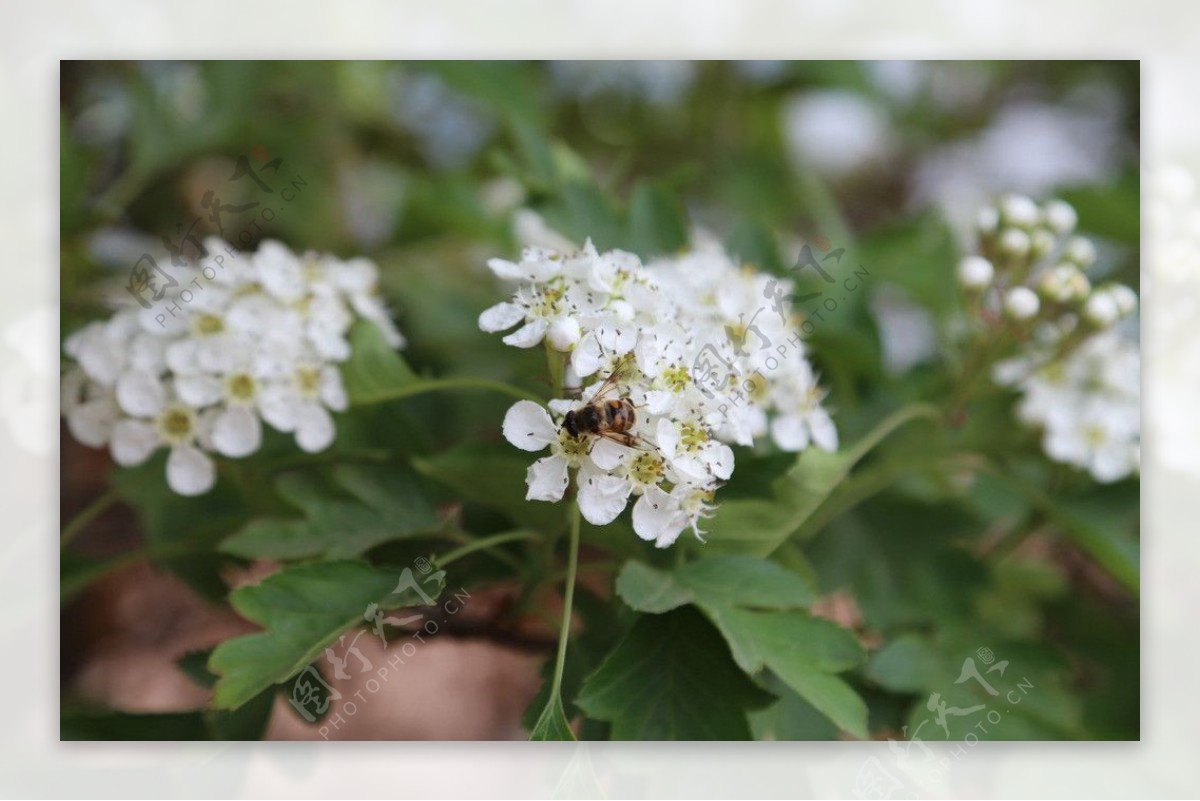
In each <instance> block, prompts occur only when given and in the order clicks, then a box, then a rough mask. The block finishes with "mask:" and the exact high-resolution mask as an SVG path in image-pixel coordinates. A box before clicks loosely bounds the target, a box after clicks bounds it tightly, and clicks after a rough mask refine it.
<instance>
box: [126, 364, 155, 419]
mask: <svg viewBox="0 0 1200 801" xmlns="http://www.w3.org/2000/svg"><path fill="white" fill-rule="evenodd" d="M166 394H167V393H166V390H165V389H164V388H163V385H162V382H161V381H159V380H158V379H157V378H156V377H155V376H152V375H150V374H149V373H146V372H142V371H141V370H129V371H126V372H124V373H122V374H121V377H120V378H118V379H117V404H118V405H120V407H121V409H123V410H124V411H125V413H126V414H130V415H133V416H134V417H153V416H154V415H156V414H158V413H159V412H160V411H161V410H162V407H163V403H164V401H165V400H166Z"/></svg>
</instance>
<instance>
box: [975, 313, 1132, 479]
mask: <svg viewBox="0 0 1200 801" xmlns="http://www.w3.org/2000/svg"><path fill="white" fill-rule="evenodd" d="M1140 364H1141V357H1140V354H1139V352H1138V346H1137V343H1136V342H1135V341H1133V340H1131V339H1130V338H1128V337H1126V336H1125V335H1124V333H1123V332H1121V331H1119V330H1117V329H1113V330H1110V331H1107V332H1104V333H1100V334H1095V335H1093V336H1091V337H1090V338H1088V339H1087V340H1085V341H1084V342H1083V343H1082V344H1081V345H1080V346H1079V347H1078V348H1076V349H1075V350H1073V351H1072V352H1071V353H1070V354H1069V355H1067V356H1065V357H1059V358H1048V357H1046V356H1045V355H1041V354H1038V353H1037V352H1035V353H1034V354H1032V355H1030V356H1026V357H1022V358H1019V359H1014V360H1010V361H1008V362H1002V363H1001V364H1000V365H997V370H996V371H995V373H994V377H995V378H996V380H997V381H998V382H999V383H1002V384H1006V385H1011V386H1015V387H1016V388H1017V389H1019V390H1020V391H1021V393H1022V395H1023V397H1022V399H1021V402H1020V404H1019V405H1018V408H1017V414H1018V416H1019V417H1020V419H1021V420H1022V421H1023V422H1025V423H1026V424H1028V425H1032V426H1038V427H1041V428H1042V429H1043V435H1042V447H1043V448H1044V449H1045V451H1046V455H1047V456H1049V457H1050V458H1051V459H1053V460H1055V461H1058V462H1065V463H1067V464H1071V465H1075V466H1076V467H1079V468H1082V469H1085V470H1087V471H1088V472H1089V473H1091V475H1092V477H1093V478H1094V479H1096V480H1097V481H1100V482H1104V483H1107V482H1112V481H1117V480H1120V479H1122V478H1124V477H1125V476H1128V475H1130V474H1131V473H1135V472H1137V470H1138V460H1139V454H1140V451H1141V390H1140V385H1141V383H1140Z"/></svg>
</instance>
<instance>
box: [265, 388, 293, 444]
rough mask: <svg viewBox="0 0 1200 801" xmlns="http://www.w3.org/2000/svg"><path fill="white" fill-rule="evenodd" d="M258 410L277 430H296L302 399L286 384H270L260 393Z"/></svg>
mask: <svg viewBox="0 0 1200 801" xmlns="http://www.w3.org/2000/svg"><path fill="white" fill-rule="evenodd" d="M257 400H258V411H259V413H260V414H261V415H262V417H263V419H264V420H266V421H267V422H268V423H270V424H271V426H272V427H273V428H274V429H275V430H276V431H284V432H287V431H295V430H296V416H297V413H298V412H299V408H300V399H299V398H298V397H297V396H296V393H295V392H294V391H293V390H292V388H291V387H289V386H287V385H285V384H268V385H267V386H265V387H263V388H262V390H261V391H260V392H259V393H258V398H257Z"/></svg>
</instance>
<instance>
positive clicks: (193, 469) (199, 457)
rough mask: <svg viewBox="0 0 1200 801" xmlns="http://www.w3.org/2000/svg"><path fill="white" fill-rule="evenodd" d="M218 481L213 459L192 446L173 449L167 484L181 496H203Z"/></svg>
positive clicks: (169, 458)
mask: <svg viewBox="0 0 1200 801" xmlns="http://www.w3.org/2000/svg"><path fill="white" fill-rule="evenodd" d="M216 479H217V471H216V466H215V465H214V464H213V462H212V459H210V458H208V456H207V455H205V453H204V452H203V451H201V450H200V449H199V448H194V447H192V446H191V445H183V446H178V447H175V448H172V449H171V455H170V456H168V457H167V484H168V485H169V486H170V487H171V489H173V490H175V491H176V492H178V493H179V494H180V495H201V494H203V493H205V492H208V491H209V490H210V489H212V485H213V483H214V482H215V481H216Z"/></svg>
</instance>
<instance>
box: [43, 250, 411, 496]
mask: <svg viewBox="0 0 1200 801" xmlns="http://www.w3.org/2000/svg"><path fill="white" fill-rule="evenodd" d="M204 244H205V247H206V249H207V250H208V252H209V253H220V254H233V253H235V251H234V249H233V248H232V247H230V246H229V245H227V244H226V243H224V242H222V241H220V240H217V239H209V240H206V241H205V243H204ZM200 274H202V275H203V276H204V278H201V279H200V280H197V281H193V282H191V283H186V284H185V283H184V282H182V281H180V282H178V285H177V286H176V287H174V288H173V289H171V290H168V291H166V293H165V294H164V295H163V296H162V297H161V299H160V300H158V301H157V302H156V303H154V304H151V305H150V306H149V307H147V308H140V307H134V308H129V309H122V310H120V311H118V312H117V313H116V314H114V315H113V316H112V317H111V318H110V319H109V320H107V321H105V322H94V323H91V324H89V325H87V326H86V327H84V328H83V329H82V330H80V331H77V332H75V333H74V334H72V335H71V336H70V337H68V338H67V339H66V341H65V343H64V345H63V349H64V351H65V352H66V354H67V355H68V356H69V357H70V358H71V359H72V360H73V361H74V362H75V363H76V364H75V365H72V366H71V367H70V368H68V370H67V371H66V373H65V374H64V376H63V379H62V402H63V414H64V415H65V417H66V420H67V426H68V428H69V429H70V431H71V434H72V435H73V436H74V437H75V438H76V439H77V440H79V441H80V442H82V443H83V444H85V445H88V446H91V447H95V448H99V447H104V446H106V445H107V446H108V448H109V450H110V452H111V453H112V457H113V459H114V460H115V461H116V462H117V463H118V464H120V465H123V466H133V465H138V464H141V463H142V462H144V461H146V459H148V458H149V457H150V456H151V454H153V453H154V452H155V451H156V450H158V449H159V448H161V447H167V448H169V449H170V455H169V457H168V459H167V468H166V473H167V483H168V484H169V485H170V487H171V489H173V490H174V491H175V492H178V493H180V494H181V495H198V494H201V493H204V492H207V491H208V490H209V489H210V488H211V487H212V485H213V482H214V480H215V466H214V464H213V461H212V459H211V458H210V456H209V454H210V453H217V454H220V455H222V456H228V457H233V458H239V457H244V456H249V455H250V454H252V453H254V452H255V451H257V450H258V449H259V447H260V445H261V443H262V421H266V422H267V423H268V424H269V425H271V426H272V427H273V428H275V429H277V430H279V431H283V432H286V433H291V434H293V435H294V436H295V440H296V444H297V445H299V446H300V447H301V448H302V449H304V450H305V451H309V452H316V451H320V450H323V449H324V448H326V447H328V446H329V444H330V443H332V442H333V439H334V436H335V429H334V422H333V418H332V416H331V415H330V411H342V410H344V409H345V408H346V406H347V398H346V391H345V389H344V387H343V386H342V377H341V373H340V372H339V371H338V368H337V366H336V364H337V363H338V362H342V361H345V360H347V359H348V358H350V343H349V341H348V340H347V336H348V334H349V331H350V328H351V326H352V325H353V323H354V321H355V320H356V319H357V318H363V319H366V320H369V321H371V322H373V323H375V324H376V325H378V326H379V327H380V328H381V329H382V330H383V332H384V335H385V337H386V338H387V340H388V342H389V343H390V344H391V345H392V346H393V347H400V346H401V345H403V343H404V340H403V337H402V336H401V335H400V333H399V332H398V331H397V330H396V328H395V326H394V324H393V323H392V321H391V319H390V318H389V316H388V314H387V311H386V309H385V308H384V306H383V303H382V301H381V298H380V296H379V295H378V293H377V291H376V290H377V283H378V269H377V268H376V266H375V265H374V264H373V263H372V262H370V261H368V260H367V259H362V258H359V259H351V260H349V261H340V260H338V259H336V258H334V257H332V256H327V255H321V254H316V253H307V254H304V255H296V254H294V253H292V252H291V251H290V250H288V249H287V248H286V247H284V246H283V245H281V244H279V243H278V242H273V241H265V242H263V243H262V244H261V245H260V246H259V249H258V251H257V252H255V253H253V254H236V255H235V256H233V258H232V259H230V258H222V259H216V258H213V259H212V260H210V261H208V262H205V263H204V265H203V269H202V270H201V271H200V272H199V273H198V275H200Z"/></svg>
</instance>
